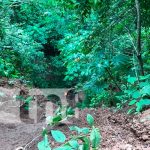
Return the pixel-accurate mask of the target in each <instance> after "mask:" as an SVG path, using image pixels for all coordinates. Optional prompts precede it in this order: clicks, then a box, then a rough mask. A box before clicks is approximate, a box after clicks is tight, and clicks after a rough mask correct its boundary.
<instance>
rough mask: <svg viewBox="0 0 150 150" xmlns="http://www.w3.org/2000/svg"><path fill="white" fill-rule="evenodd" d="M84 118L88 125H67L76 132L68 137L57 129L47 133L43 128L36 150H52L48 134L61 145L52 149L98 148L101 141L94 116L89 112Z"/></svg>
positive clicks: (83, 149) (84, 149) (94, 149)
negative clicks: (41, 137)
mask: <svg viewBox="0 0 150 150" xmlns="http://www.w3.org/2000/svg"><path fill="white" fill-rule="evenodd" d="M86 120H87V123H88V125H89V126H90V127H89V128H87V127H83V128H79V127H78V126H71V127H69V129H70V131H75V132H76V133H77V134H76V135H71V136H70V137H68V138H67V137H66V136H65V134H64V133H63V132H61V131H59V130H51V131H50V133H49V132H48V131H47V130H46V129H43V133H42V135H43V140H42V141H41V142H39V143H38V145H37V147H38V150H52V148H51V144H50V143H49V139H48V136H52V137H53V139H54V140H55V141H56V142H57V143H60V144H61V146H59V147H56V148H54V149H53V150H90V149H92V150H97V149H99V147H100V143H101V135H100V131H99V129H98V128H96V127H95V126H94V118H93V117H92V116H91V115H90V114H87V118H86Z"/></svg>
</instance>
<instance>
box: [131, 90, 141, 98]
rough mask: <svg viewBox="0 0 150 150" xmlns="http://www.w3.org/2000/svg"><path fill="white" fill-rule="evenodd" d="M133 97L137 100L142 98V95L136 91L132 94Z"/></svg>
mask: <svg viewBox="0 0 150 150" xmlns="http://www.w3.org/2000/svg"><path fill="white" fill-rule="evenodd" d="M132 97H133V98H135V99H137V98H140V97H141V93H140V92H139V91H136V92H134V93H133V94H132Z"/></svg>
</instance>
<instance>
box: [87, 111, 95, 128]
mask: <svg viewBox="0 0 150 150" xmlns="http://www.w3.org/2000/svg"><path fill="white" fill-rule="evenodd" d="M86 120H87V122H88V124H89V125H90V126H93V124H94V118H93V116H92V115H90V114H87V117H86Z"/></svg>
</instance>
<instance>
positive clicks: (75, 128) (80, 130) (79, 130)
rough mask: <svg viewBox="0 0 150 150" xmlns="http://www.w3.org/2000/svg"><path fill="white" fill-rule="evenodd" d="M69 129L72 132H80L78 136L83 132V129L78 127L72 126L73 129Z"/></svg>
mask: <svg viewBox="0 0 150 150" xmlns="http://www.w3.org/2000/svg"><path fill="white" fill-rule="evenodd" d="M69 129H70V131H76V132H78V134H80V133H81V132H82V129H81V128H79V127H77V126H71V127H69Z"/></svg>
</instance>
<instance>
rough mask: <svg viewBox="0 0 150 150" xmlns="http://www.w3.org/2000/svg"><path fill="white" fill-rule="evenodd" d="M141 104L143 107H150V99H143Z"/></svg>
mask: <svg viewBox="0 0 150 150" xmlns="http://www.w3.org/2000/svg"><path fill="white" fill-rule="evenodd" d="M139 103H140V104H141V105H143V106H149V105H150V99H141V100H140V101H139Z"/></svg>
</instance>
